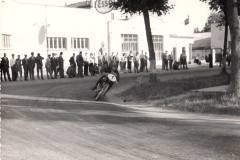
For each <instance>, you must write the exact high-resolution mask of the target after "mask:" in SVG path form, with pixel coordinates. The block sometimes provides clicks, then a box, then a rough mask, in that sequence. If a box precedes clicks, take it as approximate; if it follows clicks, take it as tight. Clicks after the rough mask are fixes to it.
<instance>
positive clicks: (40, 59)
mask: <svg viewBox="0 0 240 160" xmlns="http://www.w3.org/2000/svg"><path fill="white" fill-rule="evenodd" d="M43 59H44V58H43V57H42V56H41V55H40V53H38V55H37V57H36V63H37V77H38V79H40V77H39V72H40V73H41V79H43V68H42V67H43V63H42V60H43Z"/></svg>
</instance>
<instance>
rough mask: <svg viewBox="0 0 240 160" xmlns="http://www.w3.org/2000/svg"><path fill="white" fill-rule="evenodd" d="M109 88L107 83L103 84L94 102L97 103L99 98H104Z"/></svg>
mask: <svg viewBox="0 0 240 160" xmlns="http://www.w3.org/2000/svg"><path fill="white" fill-rule="evenodd" d="M108 88H109V84H108V83H104V84H103V86H102V89H101V90H100V91H99V92H98V93H97V95H96V97H95V100H96V101H98V100H100V99H101V98H103V97H104V95H105V94H106V92H107V90H108Z"/></svg>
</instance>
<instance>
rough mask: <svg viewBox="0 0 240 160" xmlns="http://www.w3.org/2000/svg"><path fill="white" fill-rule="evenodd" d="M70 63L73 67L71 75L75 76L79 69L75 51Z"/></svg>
mask: <svg viewBox="0 0 240 160" xmlns="http://www.w3.org/2000/svg"><path fill="white" fill-rule="evenodd" d="M69 63H70V67H71V70H72V72H71V74H72V75H71V77H75V76H76V69H77V65H76V62H75V53H73V56H72V57H71V58H70V59H69Z"/></svg>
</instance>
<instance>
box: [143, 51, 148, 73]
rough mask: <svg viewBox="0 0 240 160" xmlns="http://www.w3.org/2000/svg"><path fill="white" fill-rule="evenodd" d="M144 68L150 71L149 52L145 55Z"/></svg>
mask: <svg viewBox="0 0 240 160" xmlns="http://www.w3.org/2000/svg"><path fill="white" fill-rule="evenodd" d="M144 69H145V70H146V72H148V56H147V52H145V57H144Z"/></svg>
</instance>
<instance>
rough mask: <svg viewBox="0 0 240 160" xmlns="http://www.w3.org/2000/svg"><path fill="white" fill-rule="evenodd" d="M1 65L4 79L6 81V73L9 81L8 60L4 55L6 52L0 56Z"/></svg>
mask: <svg viewBox="0 0 240 160" xmlns="http://www.w3.org/2000/svg"><path fill="white" fill-rule="evenodd" d="M1 66H2V67H1V68H2V72H3V76H4V80H5V81H7V78H6V74H7V77H8V81H11V78H10V74H9V60H8V58H7V56H6V53H4V56H3V57H2V61H1Z"/></svg>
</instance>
